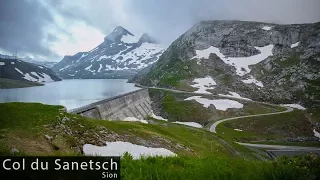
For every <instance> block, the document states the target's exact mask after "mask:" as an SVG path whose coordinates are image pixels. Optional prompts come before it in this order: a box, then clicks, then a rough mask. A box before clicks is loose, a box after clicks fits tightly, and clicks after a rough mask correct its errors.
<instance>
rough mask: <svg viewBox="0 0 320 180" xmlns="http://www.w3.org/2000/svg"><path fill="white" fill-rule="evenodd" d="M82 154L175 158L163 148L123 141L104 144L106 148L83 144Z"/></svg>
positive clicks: (137, 157)
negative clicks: (126, 153)
mask: <svg viewBox="0 0 320 180" xmlns="http://www.w3.org/2000/svg"><path fill="white" fill-rule="evenodd" d="M83 152H84V154H85V155H86V156H122V155H123V154H124V153H125V152H128V153H130V154H131V155H132V157H133V159H139V158H141V157H142V156H163V157H167V156H176V154H175V153H173V152H172V151H170V150H168V149H165V148H151V147H145V146H140V145H136V144H132V143H130V142H123V141H116V142H106V146H103V147H100V146H95V145H92V144H85V145H83Z"/></svg>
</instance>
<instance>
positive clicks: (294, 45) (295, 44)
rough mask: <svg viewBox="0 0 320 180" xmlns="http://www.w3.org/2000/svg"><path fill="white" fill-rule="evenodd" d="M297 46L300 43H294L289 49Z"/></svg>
mask: <svg viewBox="0 0 320 180" xmlns="http://www.w3.org/2000/svg"><path fill="white" fill-rule="evenodd" d="M299 44H300V42H296V43H294V44H291V46H290V47H291V48H295V47H297V46H299Z"/></svg>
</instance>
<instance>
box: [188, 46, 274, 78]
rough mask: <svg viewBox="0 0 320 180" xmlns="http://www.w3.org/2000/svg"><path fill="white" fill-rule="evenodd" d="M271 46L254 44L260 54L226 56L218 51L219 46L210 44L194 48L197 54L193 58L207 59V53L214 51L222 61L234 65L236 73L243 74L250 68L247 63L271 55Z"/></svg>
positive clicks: (251, 63) (250, 63) (261, 59)
mask: <svg viewBox="0 0 320 180" xmlns="http://www.w3.org/2000/svg"><path fill="white" fill-rule="evenodd" d="M273 47H274V46H273V45H267V46H264V47H257V46H255V48H256V49H258V50H259V51H260V52H261V53H260V54H257V55H254V56H250V57H228V58H227V57H225V56H224V55H223V54H222V53H221V52H220V49H219V48H216V47H213V46H210V47H209V48H207V49H204V50H196V53H197V55H196V56H194V57H193V58H199V59H201V58H206V59H208V58H209V55H210V54H211V53H214V54H216V55H217V56H218V57H219V58H220V59H221V60H222V61H223V62H224V63H226V64H229V65H231V66H233V67H235V68H236V70H237V75H239V76H243V75H245V74H247V73H249V72H250V71H251V69H250V68H249V65H254V64H257V63H259V62H261V61H263V60H265V59H266V58H268V57H269V56H272V55H273V53H272V49H273ZM193 58H192V59H193Z"/></svg>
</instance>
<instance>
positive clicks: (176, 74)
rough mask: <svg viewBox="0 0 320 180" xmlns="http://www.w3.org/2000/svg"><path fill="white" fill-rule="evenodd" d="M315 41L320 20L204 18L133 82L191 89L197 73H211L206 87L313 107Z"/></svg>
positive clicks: (319, 56)
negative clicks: (290, 22)
mask: <svg viewBox="0 0 320 180" xmlns="http://www.w3.org/2000/svg"><path fill="white" fill-rule="evenodd" d="M319 42H320V23H314V24H293V25H278V24H268V23H260V22H247V21H203V22H200V23H198V24H196V25H194V26H193V27H192V28H191V29H189V30H188V31H187V32H186V33H184V34H183V35H181V36H180V37H179V38H178V39H177V40H176V41H174V42H173V43H172V44H171V45H170V46H169V48H168V49H167V50H166V51H165V52H164V53H163V55H162V56H161V58H160V59H159V61H158V62H157V63H155V64H154V66H153V67H152V68H151V69H150V70H149V71H148V72H146V73H143V74H142V75H139V76H136V77H135V78H134V79H133V81H135V82H137V83H139V84H142V85H148V86H160V87H168V88H175V89H184V90H192V91H194V90H197V85H195V82H196V81H195V82H193V81H194V80H195V79H196V78H204V77H207V76H210V77H211V78H212V79H213V80H214V83H212V84H211V85H210V84H207V85H206V86H211V88H210V90H209V91H210V92H213V93H224V94H228V93H229V92H230V91H231V92H237V93H239V94H240V95H241V96H243V97H248V98H251V99H254V100H260V101H270V102H275V103H293V102H294V103H301V104H303V105H305V106H307V107H311V106H317V105H318V104H319V99H320V95H319V94H320V93H319V92H320V91H319V90H320V71H319V68H320V43H319ZM197 81H199V80H197ZM191 85H192V86H191Z"/></svg>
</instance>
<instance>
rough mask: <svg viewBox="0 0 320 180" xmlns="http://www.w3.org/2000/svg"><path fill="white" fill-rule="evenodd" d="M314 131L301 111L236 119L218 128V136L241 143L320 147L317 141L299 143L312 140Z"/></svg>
mask: <svg viewBox="0 0 320 180" xmlns="http://www.w3.org/2000/svg"><path fill="white" fill-rule="evenodd" d="M234 129H240V130H242V131H236V130H234ZM312 130H313V126H312V124H311V122H310V121H308V119H307V117H306V112H305V111H300V110H294V111H293V112H290V113H284V114H277V115H271V116H260V117H250V118H243V119H236V120H231V121H227V122H223V123H221V124H219V125H218V126H217V133H218V134H221V135H223V136H224V137H228V138H231V139H233V140H235V141H240V142H265V143H269V142H273V143H276V144H278V143H282V144H293V145H294V144H296V145H298V144H299V145H301V144H302V145H303V144H306V145H307V144H309V145H313V146H320V143H319V142H317V141H316V140H314V141H311V140H309V142H299V139H300V141H302V139H303V138H312V137H313V132H312ZM304 141H305V140H304ZM294 142H296V143H294Z"/></svg>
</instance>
